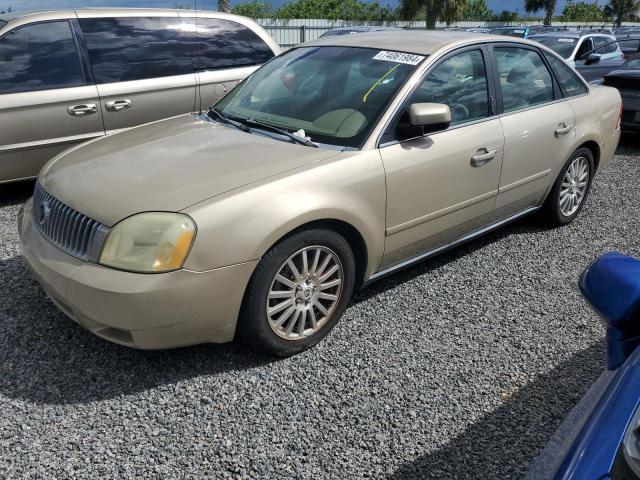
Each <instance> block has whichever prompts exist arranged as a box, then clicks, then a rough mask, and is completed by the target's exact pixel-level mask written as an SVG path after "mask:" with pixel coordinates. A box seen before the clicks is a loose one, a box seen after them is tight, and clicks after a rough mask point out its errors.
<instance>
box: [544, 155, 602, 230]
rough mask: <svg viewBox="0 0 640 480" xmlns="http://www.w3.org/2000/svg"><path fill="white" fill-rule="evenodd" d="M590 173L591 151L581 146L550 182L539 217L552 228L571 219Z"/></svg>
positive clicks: (586, 189)
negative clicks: (549, 190) (550, 186)
mask: <svg viewBox="0 0 640 480" xmlns="http://www.w3.org/2000/svg"><path fill="white" fill-rule="evenodd" d="M594 173H595V162H594V160H593V153H592V152H591V150H589V149H588V148H584V147H583V148H579V149H578V150H576V151H575V152H574V153H573V155H571V158H569V160H567V163H566V164H565V165H564V167H562V170H561V171H560V174H559V175H558V178H557V179H556V181H555V183H554V184H553V188H552V190H551V192H550V193H549V196H548V197H547V199H546V200H545V202H544V204H543V206H542V211H541V214H542V218H543V219H544V220H545V221H546V222H547V223H549V224H550V225H551V226H554V227H561V226H563V225H567V224H569V223H571V222H573V220H575V218H576V217H577V216H578V214H579V213H580V212H581V211H582V208H583V207H584V204H585V203H586V201H587V197H588V196H589V192H590V191H591V183H592V181H593V176H594Z"/></svg>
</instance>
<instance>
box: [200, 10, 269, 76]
mask: <svg viewBox="0 0 640 480" xmlns="http://www.w3.org/2000/svg"><path fill="white" fill-rule="evenodd" d="M193 21H194V22H196V21H197V23H196V26H195V28H190V29H189V30H190V31H192V33H191V34H190V36H191V43H192V45H193V46H192V49H193V55H194V63H195V67H196V69H197V70H198V71H203V70H216V69H220V68H233V67H246V66H251V65H261V64H263V63H265V62H267V61H269V60H271V59H272V58H273V57H274V53H273V51H272V50H271V48H270V47H269V45H267V44H266V43H265V42H264V40H262V39H261V38H260V37H259V36H258V35H257V34H256V33H255V32H254V31H253V30H251V29H250V28H248V27H246V26H244V25H242V24H240V23H237V22H232V21H230V20H224V19H220V18H198V19H197V20H196V19H194V20H193Z"/></svg>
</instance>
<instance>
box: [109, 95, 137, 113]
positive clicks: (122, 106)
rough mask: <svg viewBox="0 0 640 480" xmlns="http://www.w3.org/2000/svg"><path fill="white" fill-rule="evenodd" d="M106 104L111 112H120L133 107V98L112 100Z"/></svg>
mask: <svg viewBox="0 0 640 480" xmlns="http://www.w3.org/2000/svg"><path fill="white" fill-rule="evenodd" d="M104 106H105V108H106V109H107V110H108V111H110V112H119V111H120V110H126V109H127V108H129V107H131V100H129V99H128V98H123V99H120V100H111V101H110V102H106V103H105V104H104Z"/></svg>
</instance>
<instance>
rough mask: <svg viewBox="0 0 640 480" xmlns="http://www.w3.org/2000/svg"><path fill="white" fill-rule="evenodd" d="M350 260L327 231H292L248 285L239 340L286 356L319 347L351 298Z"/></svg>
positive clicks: (341, 244)
mask: <svg viewBox="0 0 640 480" xmlns="http://www.w3.org/2000/svg"><path fill="white" fill-rule="evenodd" d="M354 283H355V260H354V256H353V252H352V251H351V248H350V246H349V243H348V242H347V241H346V240H345V239H344V238H343V237H342V236H340V235H339V234H337V233H336V232H333V231H331V230H307V231H302V232H299V233H296V234H294V235H292V236H290V237H288V238H286V239H285V240H283V241H282V242H280V243H279V244H277V245H276V246H275V247H273V248H272V249H271V250H270V251H269V252H268V253H267V254H266V255H265V256H264V257H262V259H261V260H260V262H259V263H258V266H257V267H256V270H255V272H254V274H253V276H252V278H251V281H250V282H249V285H248V287H247V292H246V294H245V299H244V303H243V307H242V312H241V315H240V321H239V324H238V334H239V335H240V336H242V338H243V339H245V340H246V341H248V342H249V343H251V344H253V345H254V346H256V347H258V348H260V349H261V350H264V351H267V352H268V353H271V354H274V355H277V356H283V357H284V356H289V355H294V354H296V353H299V352H302V351H304V350H306V349H308V348H310V347H312V346H313V345H315V344H316V343H318V342H319V341H320V340H321V339H322V338H323V337H324V336H325V335H327V334H328V333H329V331H331V329H332V328H333V327H334V326H335V324H336V323H337V322H338V319H339V318H340V317H341V316H342V313H343V312H344V310H345V308H346V307H347V305H348V303H349V300H350V299H351V296H352V294H353V287H354Z"/></svg>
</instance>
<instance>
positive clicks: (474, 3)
mask: <svg viewBox="0 0 640 480" xmlns="http://www.w3.org/2000/svg"><path fill="white" fill-rule="evenodd" d="M492 16H493V13H492V12H491V10H489V7H487V2H486V1H485V0H467V4H466V5H465V6H464V9H463V10H462V19H463V20H489V19H491V17H492Z"/></svg>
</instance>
